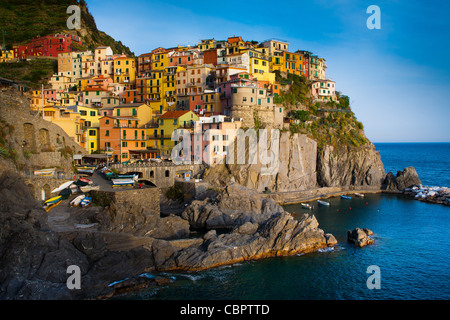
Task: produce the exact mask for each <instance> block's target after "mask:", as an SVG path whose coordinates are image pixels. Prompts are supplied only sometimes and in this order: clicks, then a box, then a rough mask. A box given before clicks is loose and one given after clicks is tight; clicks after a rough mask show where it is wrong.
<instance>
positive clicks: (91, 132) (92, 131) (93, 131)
mask: <svg viewBox="0 0 450 320" xmlns="http://www.w3.org/2000/svg"><path fill="white" fill-rule="evenodd" d="M96 135H97V132H96V131H95V130H89V136H91V137H92V136H96Z"/></svg>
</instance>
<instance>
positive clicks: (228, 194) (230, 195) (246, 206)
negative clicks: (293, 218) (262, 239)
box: [182, 183, 284, 229]
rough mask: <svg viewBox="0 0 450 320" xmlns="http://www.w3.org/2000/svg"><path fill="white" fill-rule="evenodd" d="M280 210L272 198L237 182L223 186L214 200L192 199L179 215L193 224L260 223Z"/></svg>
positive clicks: (201, 226)
mask: <svg viewBox="0 0 450 320" xmlns="http://www.w3.org/2000/svg"><path fill="white" fill-rule="evenodd" d="M277 212H284V209H283V208H282V207H281V206H279V205H278V204H277V203H276V202H275V201H273V200H271V199H266V198H264V197H262V196H261V195H260V194H259V193H258V192H257V191H256V190H252V189H247V188H245V187H243V186H241V185H239V184H237V183H233V184H231V185H229V186H227V187H226V188H225V189H224V191H223V192H222V193H221V194H219V195H218V196H217V199H216V200H215V201H212V200H210V199H205V200H203V201H193V202H192V203H191V205H190V206H189V207H188V208H187V209H186V210H185V211H184V212H183V214H182V217H183V218H184V219H186V220H188V221H189V223H190V225H191V227H193V228H206V229H215V228H230V229H231V228H234V227H236V226H240V225H243V224H244V223H246V222H251V223H261V222H263V221H265V220H267V219H269V218H270V217H271V216H272V215H273V214H274V213H277Z"/></svg>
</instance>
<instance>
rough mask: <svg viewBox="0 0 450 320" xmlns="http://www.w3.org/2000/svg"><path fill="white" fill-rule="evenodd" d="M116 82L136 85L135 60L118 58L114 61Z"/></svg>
mask: <svg viewBox="0 0 450 320" xmlns="http://www.w3.org/2000/svg"><path fill="white" fill-rule="evenodd" d="M114 82H116V83H120V84H124V85H126V84H135V83H136V61H135V59H134V58H129V57H117V58H115V59H114Z"/></svg>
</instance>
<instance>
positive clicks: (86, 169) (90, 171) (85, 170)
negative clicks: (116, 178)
mask: <svg viewBox="0 0 450 320" xmlns="http://www.w3.org/2000/svg"><path fill="white" fill-rule="evenodd" d="M76 168H77V171H78V173H83V174H87V175H92V174H94V172H95V167H89V166H84V167H76Z"/></svg>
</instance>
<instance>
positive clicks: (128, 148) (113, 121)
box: [100, 116, 150, 162]
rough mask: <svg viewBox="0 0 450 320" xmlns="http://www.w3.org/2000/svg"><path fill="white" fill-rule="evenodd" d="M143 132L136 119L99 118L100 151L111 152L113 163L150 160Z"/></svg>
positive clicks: (145, 136) (143, 129)
mask: <svg viewBox="0 0 450 320" xmlns="http://www.w3.org/2000/svg"><path fill="white" fill-rule="evenodd" d="M145 131H146V130H145V128H141V126H140V121H139V119H138V118H136V117H114V116H104V117H101V118H100V149H101V150H105V151H106V150H108V151H111V152H112V156H113V161H114V162H124V161H129V160H132V159H133V160H140V159H147V158H150V153H148V152H147V135H146V132H145Z"/></svg>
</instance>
